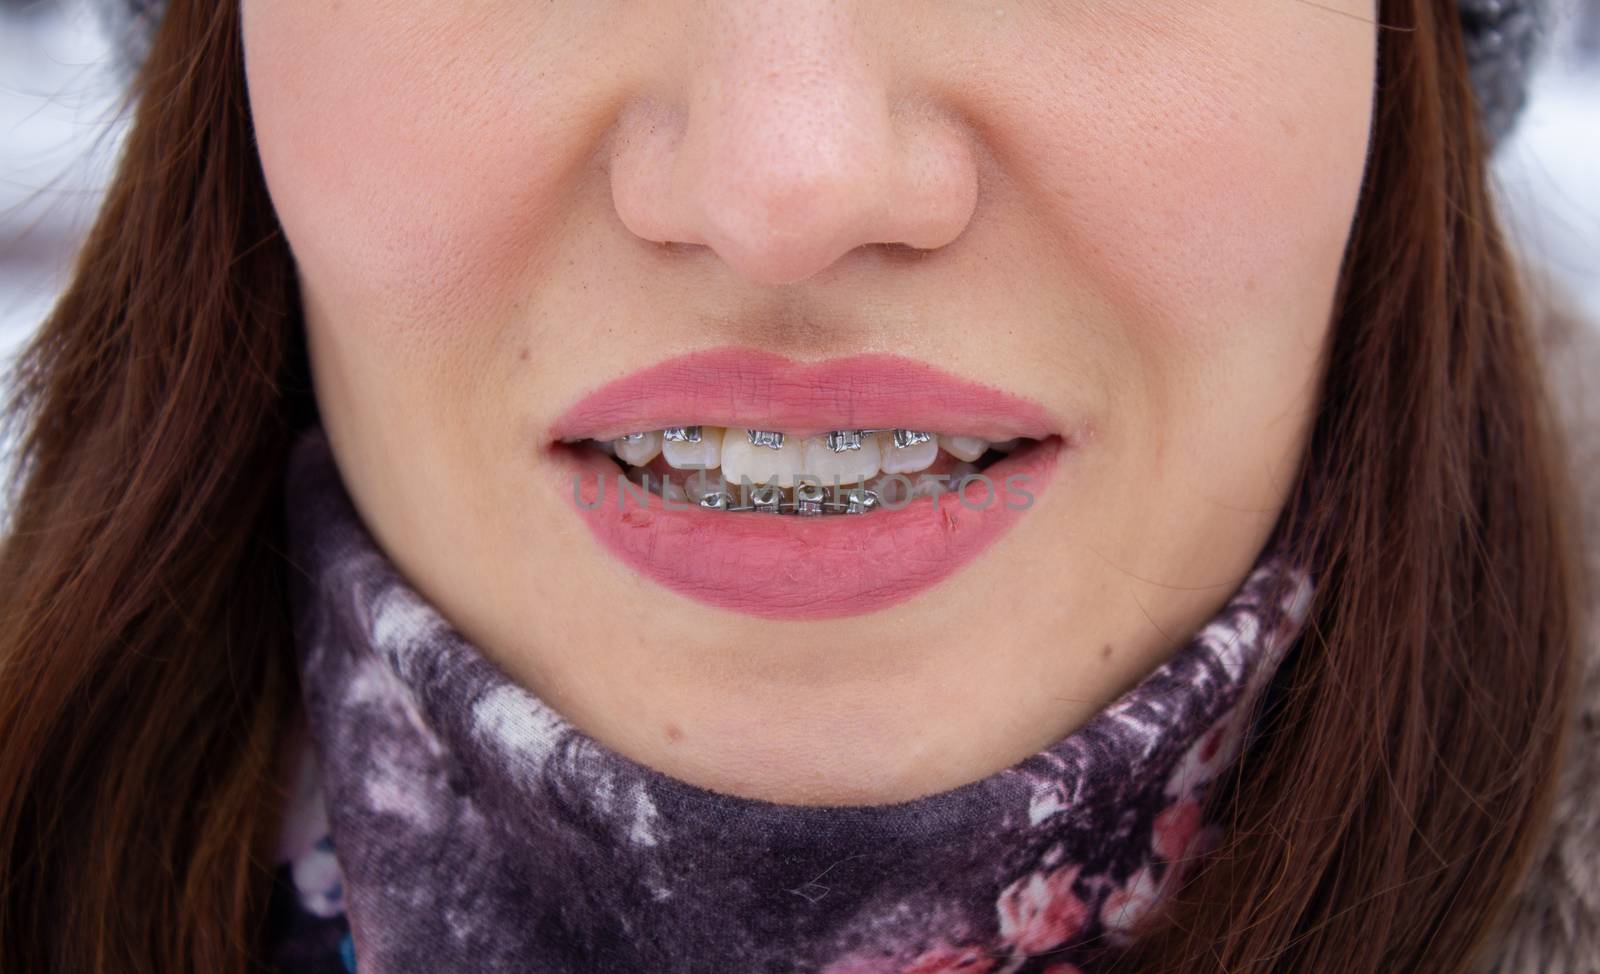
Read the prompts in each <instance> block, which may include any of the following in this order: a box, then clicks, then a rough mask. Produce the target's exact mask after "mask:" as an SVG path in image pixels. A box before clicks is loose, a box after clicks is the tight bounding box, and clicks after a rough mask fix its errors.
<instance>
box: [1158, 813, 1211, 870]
mask: <svg viewBox="0 0 1600 974" xmlns="http://www.w3.org/2000/svg"><path fill="white" fill-rule="evenodd" d="M1199 828H1200V803H1199V802H1197V801H1195V800H1194V799H1193V798H1184V799H1181V800H1179V801H1176V802H1173V803H1172V804H1171V805H1168V806H1167V807H1166V808H1164V809H1162V811H1161V814H1160V815H1157V816H1156V823H1155V830H1154V835H1153V836H1152V837H1151V844H1152V845H1153V846H1154V847H1155V850H1156V855H1158V856H1160V857H1161V858H1163V859H1165V860H1167V861H1168V862H1176V861H1177V860H1179V859H1182V858H1183V857H1184V855H1185V854H1186V853H1187V852H1188V851H1189V843H1190V841H1191V840H1193V838H1194V835H1195V832H1197V831H1198V830H1199Z"/></svg>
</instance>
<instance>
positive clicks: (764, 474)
mask: <svg viewBox="0 0 1600 974" xmlns="http://www.w3.org/2000/svg"><path fill="white" fill-rule="evenodd" d="M805 472H806V469H805V450H804V449H802V448H801V446H800V444H799V443H798V442H797V441H795V440H794V439H793V438H792V437H788V438H785V440H784V442H783V445H782V446H780V447H778V448H777V449H776V450H774V449H772V448H771V447H768V446H756V445H755V444H754V443H751V442H750V437H749V436H748V435H747V433H746V431H745V430H742V429H738V428H734V427H730V428H729V429H728V430H727V431H726V432H725V433H724V434H723V437H722V479H724V480H726V481H727V482H728V483H730V484H737V483H738V482H739V478H740V477H748V478H750V482H751V483H753V484H764V483H766V482H767V481H769V480H771V479H773V478H774V477H776V478H777V482H778V486H780V487H793V486H794V480H795V475H796V474H799V473H805Z"/></svg>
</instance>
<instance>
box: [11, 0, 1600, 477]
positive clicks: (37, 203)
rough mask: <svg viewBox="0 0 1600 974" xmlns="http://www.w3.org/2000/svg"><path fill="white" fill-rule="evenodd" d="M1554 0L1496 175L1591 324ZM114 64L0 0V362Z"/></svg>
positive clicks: (1568, 68)
mask: <svg viewBox="0 0 1600 974" xmlns="http://www.w3.org/2000/svg"><path fill="white" fill-rule="evenodd" d="M1552 2H1553V3H1554V4H1555V5H1556V6H1555V9H1554V11H1553V14H1552V18H1553V20H1552V24H1553V32H1552V37H1551V40H1550V42H1549V45H1548V46H1547V48H1546V51H1545V54H1544V57H1543V60H1542V62H1541V66H1540V70H1539V72H1538V73H1537V74H1536V75H1535V77H1534V79H1533V83H1532V89H1531V97H1530V101H1529V105H1528V108H1527V110H1526V111H1525V112H1524V114H1523V116H1522V120H1521V122H1520V124H1519V127H1518V128H1517V130H1516V131H1515V132H1514V133H1513V135H1512V137H1511V138H1510V139H1509V140H1508V141H1507V143H1506V144H1504V145H1502V146H1501V148H1500V150H1499V153H1498V155H1497V157H1496V160H1495V181H1496V184H1497V189H1498V191H1499V192H1500V194H1501V196H1502V199H1503V200H1504V203H1505V206H1504V209H1505V211H1506V214H1507V216H1508V217H1509V219H1510V223H1511V231H1512V233H1513V236H1514V238H1515V240H1516V242H1517V243H1518V245H1519V246H1521V247H1523V248H1524V249H1525V250H1530V251H1532V252H1534V253H1536V254H1539V255H1542V256H1543V257H1544V258H1545V260H1546V261H1547V263H1548V265H1549V267H1550V268H1551V270H1552V271H1553V272H1554V273H1555V275H1556V276H1558V277H1559V278H1561V279H1562V280H1563V281H1565V282H1566V283H1567V284H1568V285H1569V286H1570V287H1571V289H1572V290H1573V291H1574V293H1575V294H1577V295H1578V296H1579V298H1580V299H1581V301H1582V302H1583V304H1584V306H1585V307H1586V308H1587V310H1588V311H1589V313H1590V315H1589V316H1590V318H1591V320H1594V321H1596V322H1600V0H1552ZM110 64H111V48H110V46H109V44H108V42H107V40H106V38H105V37H104V36H103V35H102V33H101V28H100V24H99V22H98V21H97V19H96V18H95V15H94V14H93V12H92V8H91V7H90V6H89V5H87V4H85V3H84V0H0V364H3V362H4V360H7V359H9V358H10V356H11V355H13V354H14V353H15V351H16V350H17V348H18V347H19V346H20V344H21V343H22V342H23V341H24V340H25V339H26V337H27V336H28V334H29V333H30V332H31V331H32V329H33V328H34V327H35V326H36V325H37V324H38V322H39V321H40V320H41V319H42V318H43V317H44V316H45V314H46V313H47V312H48V311H49V308H50V305H51V303H52V301H53V300H54V298H55V294H56V291H57V289H58V288H59V287H60V286H61V284H62V282H63V276H64V274H65V273H66V271H67V270H68V269H69V267H70V262H71V260H72V256H73V253H74V251H75V250H76V248H77V246H78V244H79V241H80V240H81V238H82V235H83V233H84V232H86V230H87V229H88V226H89V222H90V220H91V219H92V217H93V214H94V211H95V208H96V207H97V206H98V204H99V200H100V196H101V193H102V191H103V188H104V185H105V181H106V178H107V174H108V172H109V167H110V164H111V163H112V162H113V161H114V159H115V156H116V151H117V148H118V146H119V145H120V143H121V139H122V135H123V131H124V124H123V120H122V119H121V118H119V117H118V114H117V109H118V98H119V96H120V94H121V91H120V89H119V86H118V84H117V81H116V79H115V76H114V75H113V73H112V71H111V70H110ZM3 455H4V451H3V450H0V457H3Z"/></svg>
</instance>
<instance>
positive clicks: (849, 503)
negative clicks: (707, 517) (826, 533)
mask: <svg viewBox="0 0 1600 974" xmlns="http://www.w3.org/2000/svg"><path fill="white" fill-rule="evenodd" d="M881 503H882V501H881V500H880V499H879V497H878V492H877V491H875V490H869V489H867V488H865V487H852V488H851V489H850V490H848V491H846V492H845V493H844V495H843V497H842V498H840V497H838V496H835V497H834V498H833V499H829V497H828V491H827V489H826V488H824V487H822V486H820V485H818V484H809V483H802V484H799V485H798V486H796V487H795V489H794V499H793V500H790V499H788V498H786V497H784V496H783V490H782V489H781V488H778V487H773V486H771V485H762V486H760V487H756V488H755V489H753V490H751V491H750V503H748V504H740V503H738V497H737V495H735V494H733V493H732V492H730V491H726V490H718V491H712V492H711V493H709V494H706V495H705V496H703V497H701V498H700V506H701V507H703V508H705V509H707V510H711V511H740V512H743V511H754V512H758V513H762V514H793V515H798V516H800V517H817V516H819V515H831V514H865V513H867V512H868V511H870V510H872V509H874V508H876V507H878V506H879V504H881Z"/></svg>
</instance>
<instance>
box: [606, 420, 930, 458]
mask: <svg viewBox="0 0 1600 974" xmlns="http://www.w3.org/2000/svg"><path fill="white" fill-rule="evenodd" d="M744 433H745V436H746V438H748V439H749V440H750V445H751V446H764V447H766V448H767V449H769V450H781V449H783V439H784V436H783V434H782V433H780V432H778V431H776V430H752V429H747V430H745V431H744ZM872 433H889V434H892V435H893V437H894V445H895V447H896V448H898V449H901V450H904V449H905V448H906V447H908V446H917V445H918V444H921V443H926V442H928V441H929V440H931V439H933V434H931V433H924V432H922V431H920V430H908V429H896V428H893V427H887V426H881V427H874V428H871V429H850V430H834V431H832V432H831V433H829V434H828V436H827V445H828V449H829V450H830V451H832V452H834V453H844V452H847V451H849V450H859V449H861V438H862V437H863V436H867V435H869V434H872ZM644 437H645V434H644V433H624V434H623V435H621V436H619V437H617V439H619V440H621V441H622V442H624V443H638V442H639V441H640V440H642V439H644ZM661 438H662V439H663V440H665V441H666V442H668V443H699V442H700V427H698V426H668V427H667V428H666V429H664V430H662V431H661Z"/></svg>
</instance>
